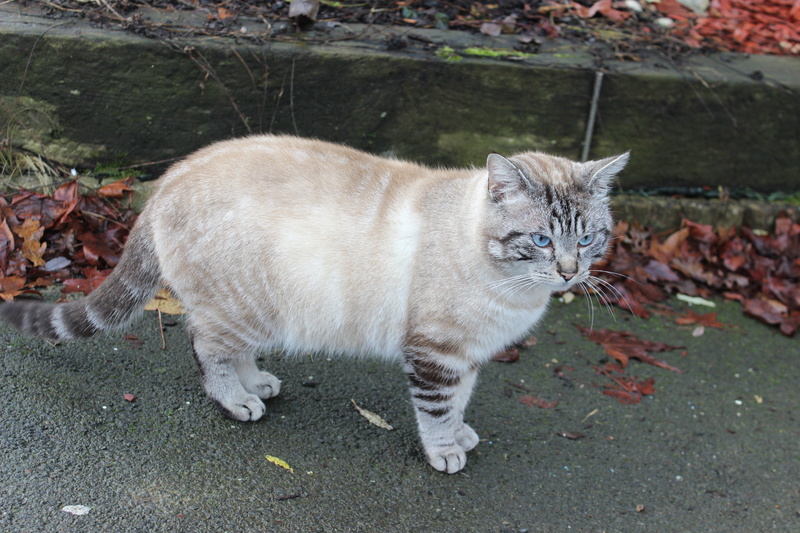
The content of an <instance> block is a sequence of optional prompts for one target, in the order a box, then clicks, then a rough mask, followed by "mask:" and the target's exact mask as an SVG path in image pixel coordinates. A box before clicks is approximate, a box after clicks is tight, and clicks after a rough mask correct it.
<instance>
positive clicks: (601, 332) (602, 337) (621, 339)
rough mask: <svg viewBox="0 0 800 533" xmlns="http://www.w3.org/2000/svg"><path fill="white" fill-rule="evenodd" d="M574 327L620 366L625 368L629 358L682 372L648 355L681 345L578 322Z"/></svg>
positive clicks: (677, 347) (675, 348) (674, 348)
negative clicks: (583, 324) (592, 328)
mask: <svg viewBox="0 0 800 533" xmlns="http://www.w3.org/2000/svg"><path fill="white" fill-rule="evenodd" d="M575 327H576V328H578V330H579V331H580V332H581V333H582V334H583V336H585V337H586V338H588V339H589V340H591V341H592V342H596V343H597V344H599V345H600V346H602V347H603V350H605V352H606V353H607V354H608V355H610V356H611V357H613V358H614V359H616V360H617V361H619V364H620V365H621V366H622V368H625V366H626V365H627V364H628V360H629V359H638V360H639V361H641V362H643V363H647V364H649V365H653V366H657V367H660V368H664V369H666V370H672V371H673V372H678V373H681V372H682V371H681V370H680V369H678V368H675V367H674V366H671V365H669V364H667V363H666V362H664V361H661V360H658V359H655V358H654V357H653V356H652V355H650V352H667V351H671V350H677V349H679V348H682V346H672V345H669V344H665V343H663V342H653V341H646V340H642V339H639V338H638V337H636V335H634V334H633V333H630V332H628V331H612V330H608V329H597V330H590V329H589V328H584V327H583V326H580V325H578V324H575Z"/></svg>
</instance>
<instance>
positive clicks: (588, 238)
mask: <svg viewBox="0 0 800 533" xmlns="http://www.w3.org/2000/svg"><path fill="white" fill-rule="evenodd" d="M593 240H594V233H587V234H586V235H584V236H583V237H581V239H580V240H579V241H578V244H580V245H581V246H589V245H590V244H592V241H593Z"/></svg>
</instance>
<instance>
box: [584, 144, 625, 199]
mask: <svg viewBox="0 0 800 533" xmlns="http://www.w3.org/2000/svg"><path fill="white" fill-rule="evenodd" d="M630 155H631V153H630V151H628V152H625V153H624V154H620V155H615V156H611V157H607V158H606V159H601V160H600V161H589V162H587V163H585V165H586V166H588V167H589V169H590V176H591V177H590V178H589V182H588V183H587V186H588V187H589V188H590V189H595V190H600V191H603V192H605V191H607V190H608V189H610V188H611V181H612V180H613V179H614V177H615V176H616V175H617V174H619V173H620V172H621V171H622V169H623V168H625V165H626V164H628V158H629V157H630Z"/></svg>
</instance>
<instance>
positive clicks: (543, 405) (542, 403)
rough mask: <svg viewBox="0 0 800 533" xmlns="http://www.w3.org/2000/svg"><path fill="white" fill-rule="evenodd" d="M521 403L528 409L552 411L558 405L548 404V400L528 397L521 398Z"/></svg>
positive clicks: (556, 403)
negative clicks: (535, 408) (536, 408)
mask: <svg viewBox="0 0 800 533" xmlns="http://www.w3.org/2000/svg"><path fill="white" fill-rule="evenodd" d="M519 401H520V402H522V403H523V404H524V405H527V406H528V407H538V408H539V409H552V408H553V407H555V406H556V405H558V402H548V401H547V400H542V399H541V398H537V397H535V396H528V395H526V396H520V397H519Z"/></svg>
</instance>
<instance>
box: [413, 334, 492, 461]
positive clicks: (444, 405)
mask: <svg viewBox="0 0 800 533" xmlns="http://www.w3.org/2000/svg"><path fill="white" fill-rule="evenodd" d="M442 348H444V347H443V346H441V345H436V344H435V343H430V342H426V343H420V342H417V343H415V345H413V346H407V348H406V350H405V352H406V372H407V374H408V379H409V382H410V385H411V397H412V401H413V404H414V410H415V412H416V415H417V423H418V425H419V434H420V439H421V440H422V445H423V447H424V448H425V455H426V456H427V458H428V462H429V463H430V465H431V466H432V467H433V468H435V469H436V470H439V471H440V472H447V473H448V474H453V473H455V472H458V471H459V470H461V469H462V468H464V466H465V465H466V462H467V456H466V452H467V451H469V450H471V449H472V448H474V447H475V445H476V444H477V443H478V435H477V434H476V433H475V431H473V430H472V428H470V427H469V426H468V425H466V424H465V423H464V409H465V407H466V405H467V402H468V401H469V397H470V394H471V393H472V387H473V386H474V384H475V376H476V373H477V371H476V369H475V368H474V367H472V366H470V365H469V364H468V363H466V362H464V361H463V360H461V359H460V358H457V357H455V356H453V355H452V354H450V355H448V354H447V353H446V352H444V351H443V350H442Z"/></svg>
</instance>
